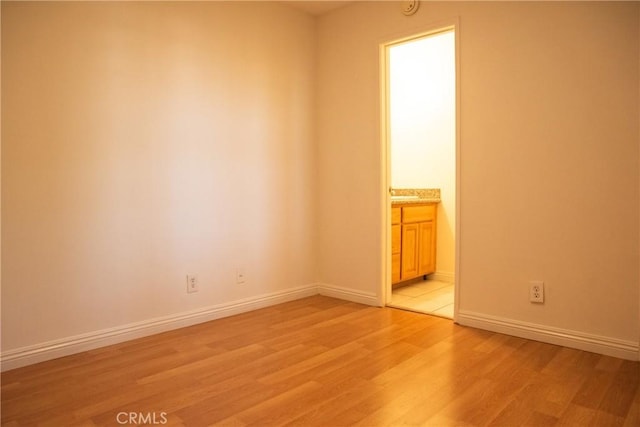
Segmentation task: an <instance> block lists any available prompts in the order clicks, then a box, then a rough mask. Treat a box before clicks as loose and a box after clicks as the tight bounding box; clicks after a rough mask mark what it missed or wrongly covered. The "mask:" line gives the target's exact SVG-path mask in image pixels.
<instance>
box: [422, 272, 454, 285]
mask: <svg viewBox="0 0 640 427" xmlns="http://www.w3.org/2000/svg"><path fill="white" fill-rule="evenodd" d="M429 279H431V280H437V281H439V282H446V283H454V282H455V280H456V275H455V273H452V272H450V271H436V272H435V273H433V274H430V275H429Z"/></svg>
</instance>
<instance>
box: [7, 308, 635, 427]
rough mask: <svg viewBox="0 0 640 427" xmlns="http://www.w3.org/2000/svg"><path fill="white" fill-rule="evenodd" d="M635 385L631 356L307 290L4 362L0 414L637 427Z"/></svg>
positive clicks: (40, 419) (65, 418) (107, 419)
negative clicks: (118, 340)
mask: <svg viewBox="0 0 640 427" xmlns="http://www.w3.org/2000/svg"><path fill="white" fill-rule="evenodd" d="M639 383H640V365H639V363H638V362H631V361H625V360H621V359H616V358H612V357H607V356H601V355H598V354H593V353H588V352H584V351H579V350H573V349H568V348H563V347H558V346H553V345H549V344H543V343H539V342H535V341H528V340H524V339H520V338H514V337H510V336H506V335H500V334H495V333H491V332H486V331H481V330H477V329H472V328H467V327H462V326H458V325H455V324H453V323H452V322H451V321H450V320H446V319H441V318H438V317H433V316H425V315H421V314H418V313H413V312H408V311H402V310H396V309H393V308H375V307H367V306H364V305H359V304H354V303H349V302H345V301H340V300H337V299H332V298H328V297H321V296H316V297H310V298H305V299H302V300H298V301H293V302H289V303H285V304H281V305H277V306H273V307H269V308H266V309H262V310H257V311H254V312H251V313H245V314H242V315H238V316H233V317H229V318H225V319H220V320H216V321H213V322H208V323H204V324H200V325H196V326H193V327H189V328H184V329H180V330H176V331H171V332H167V333H163V334H159V335H155V336H152V337H147V338H142V339H138V340H135V341H130V342H126V343H122V344H118V345H114V346H110V347H105V348H101V349H98V350H93V351H89V352H85V353H81V354H77V355H73V356H69V357H65V358H61V359H57V360H52V361H48V362H44V363H40V364H37V365H32V366H28V367H24V368H20V369H15V370H12V371H8V372H5V373H3V374H2V425H3V426H21V425H37V424H41V425H51V426H72V425H82V426H93V425H96V426H103V425H122V424H119V423H118V421H120V422H122V421H127V420H129V418H128V417H129V416H130V415H129V414H130V413H132V414H133V416H134V417H140V415H139V414H142V417H144V419H145V420H146V421H155V422H156V423H158V424H161V423H163V422H164V421H165V420H166V424H164V425H176V426H179V425H184V426H205V425H221V426H244V425H254V426H274V425H291V426H351V425H357V426H400V425H409V426H481V425H501V426H543V425H570V426H586V425H592V426H609V425H610V426H616V425H620V426H638V425H640V388H639ZM123 414H124V415H123ZM151 417H155V418H151ZM139 419H140V418H135V419H134V420H139Z"/></svg>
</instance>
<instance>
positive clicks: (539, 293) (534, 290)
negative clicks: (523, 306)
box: [529, 280, 544, 303]
mask: <svg viewBox="0 0 640 427" xmlns="http://www.w3.org/2000/svg"><path fill="white" fill-rule="evenodd" d="M529 301H531V302H535V303H543V302H544V282H541V281H538V280H532V281H530V282H529Z"/></svg>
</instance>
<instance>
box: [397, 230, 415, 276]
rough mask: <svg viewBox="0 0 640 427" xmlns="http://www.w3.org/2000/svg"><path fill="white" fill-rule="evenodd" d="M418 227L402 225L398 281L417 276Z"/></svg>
mask: <svg viewBox="0 0 640 427" xmlns="http://www.w3.org/2000/svg"><path fill="white" fill-rule="evenodd" d="M419 244H420V225H419V224H418V223H415V224H402V260H401V263H402V269H401V272H400V279H401V280H407V279H411V278H414V277H417V276H418V275H419V268H420V264H419V257H418V254H419V250H418V245H419Z"/></svg>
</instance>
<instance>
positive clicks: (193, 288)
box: [187, 274, 198, 294]
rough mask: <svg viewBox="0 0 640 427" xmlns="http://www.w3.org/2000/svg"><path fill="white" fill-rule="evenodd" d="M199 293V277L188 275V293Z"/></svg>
mask: <svg viewBox="0 0 640 427" xmlns="http://www.w3.org/2000/svg"><path fill="white" fill-rule="evenodd" d="M194 292H198V276H196V275H194V274H187V293H189V294H191V293H194Z"/></svg>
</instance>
